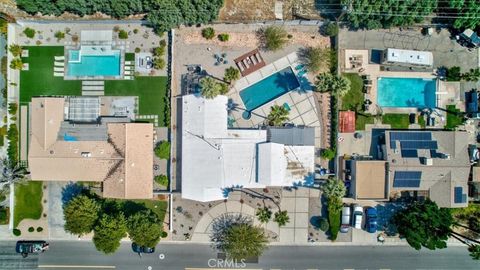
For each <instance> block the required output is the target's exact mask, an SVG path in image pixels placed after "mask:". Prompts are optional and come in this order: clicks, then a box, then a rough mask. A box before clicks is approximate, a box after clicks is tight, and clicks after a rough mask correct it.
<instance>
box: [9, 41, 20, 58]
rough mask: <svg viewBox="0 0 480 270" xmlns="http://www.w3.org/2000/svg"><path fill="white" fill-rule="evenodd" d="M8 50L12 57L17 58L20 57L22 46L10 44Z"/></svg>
mask: <svg viewBox="0 0 480 270" xmlns="http://www.w3.org/2000/svg"><path fill="white" fill-rule="evenodd" d="M8 50H9V51H10V52H11V53H12V55H13V57H19V56H20V55H22V46H20V45H17V44H12V45H10V47H8Z"/></svg>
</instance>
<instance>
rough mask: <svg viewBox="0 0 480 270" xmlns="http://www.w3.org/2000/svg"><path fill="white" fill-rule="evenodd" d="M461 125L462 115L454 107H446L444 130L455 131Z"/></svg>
mask: <svg viewBox="0 0 480 270" xmlns="http://www.w3.org/2000/svg"><path fill="white" fill-rule="evenodd" d="M461 124H463V114H462V113H460V109H457V108H456V107H455V105H447V124H446V125H445V128H446V129H455V128H456V127H457V126H459V125H461Z"/></svg>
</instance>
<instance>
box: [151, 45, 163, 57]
mask: <svg viewBox="0 0 480 270" xmlns="http://www.w3.org/2000/svg"><path fill="white" fill-rule="evenodd" d="M153 55H154V56H164V55H165V47H164V46H160V47H156V48H154V49H153Z"/></svg>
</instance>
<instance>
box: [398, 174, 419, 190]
mask: <svg viewBox="0 0 480 270" xmlns="http://www.w3.org/2000/svg"><path fill="white" fill-rule="evenodd" d="M421 178H422V172H420V171H395V174H394V176H393V187H395V188H418V187H420V179H421Z"/></svg>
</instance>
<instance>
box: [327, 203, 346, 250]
mask: <svg viewBox="0 0 480 270" xmlns="http://www.w3.org/2000/svg"><path fill="white" fill-rule="evenodd" d="M341 208H342V200H341V198H336V197H332V198H329V199H328V206H327V209H328V210H327V211H328V223H329V229H330V240H332V241H335V240H336V239H337V235H338V231H340V225H341V224H340V215H341V212H340V210H341Z"/></svg>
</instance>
